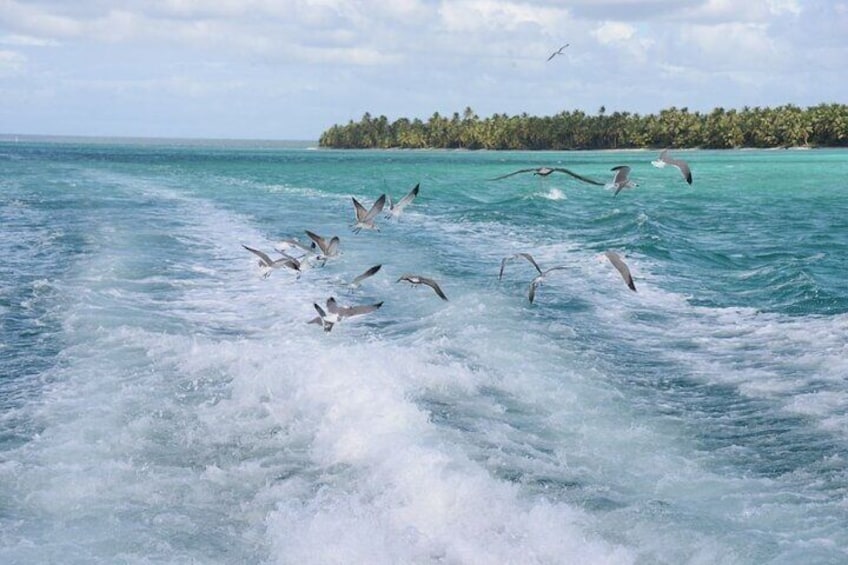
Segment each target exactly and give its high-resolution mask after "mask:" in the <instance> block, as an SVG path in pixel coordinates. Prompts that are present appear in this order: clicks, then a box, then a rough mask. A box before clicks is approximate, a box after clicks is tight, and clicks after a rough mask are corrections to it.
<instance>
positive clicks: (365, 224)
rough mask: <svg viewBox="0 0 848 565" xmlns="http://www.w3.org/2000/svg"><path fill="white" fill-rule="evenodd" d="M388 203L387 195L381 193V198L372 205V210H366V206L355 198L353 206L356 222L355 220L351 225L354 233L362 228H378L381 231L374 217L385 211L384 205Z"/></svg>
mask: <svg viewBox="0 0 848 565" xmlns="http://www.w3.org/2000/svg"><path fill="white" fill-rule="evenodd" d="M385 204H386V195H385V194H381V195H380V198H378V199H377V201H376V202H374V204H372V205H371V209H370V210H366V209H365V207H364V206H363V205H362V204H360V203H359V201H358V200H357V199H356V198H353V208H354V211H355V212H356V222H354V223H353V224H352V225H351V226H350V227H351V229H352V230H353V233H359V232H360V230H364V229H365V230H377V231H380V228H378V227H377V226H376V225H375V224H374V218H376V217H377V214H379V213H380V212H382V211H383V206H385Z"/></svg>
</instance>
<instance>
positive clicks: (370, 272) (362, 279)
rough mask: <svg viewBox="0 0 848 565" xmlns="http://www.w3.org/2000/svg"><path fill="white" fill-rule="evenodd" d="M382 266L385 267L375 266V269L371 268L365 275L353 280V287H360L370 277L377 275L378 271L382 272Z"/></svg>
mask: <svg viewBox="0 0 848 565" xmlns="http://www.w3.org/2000/svg"><path fill="white" fill-rule="evenodd" d="M382 266H383V265H382V264H381V265H374V266H373V267H371V268H370V269H368V270H367V271H365V272H364V273H362V274H361V275H359V276H358V277H356V278H355V279H353V281H352V282H351V283H350V284H351V285H353V286H356V285H358V284H359V283H361V282H362V281H364V280H365V279H367V278H368V277H371V276H373V275H375V274H376V273H377V271H379V270H380V267H382Z"/></svg>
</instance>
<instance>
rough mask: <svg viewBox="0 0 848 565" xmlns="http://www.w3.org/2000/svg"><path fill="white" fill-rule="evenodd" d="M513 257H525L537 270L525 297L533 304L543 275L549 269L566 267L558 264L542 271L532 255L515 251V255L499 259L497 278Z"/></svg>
mask: <svg viewBox="0 0 848 565" xmlns="http://www.w3.org/2000/svg"><path fill="white" fill-rule="evenodd" d="M513 259H526V260H527V262H529V263H530V264H531V265H533V267H535V268H536V271H538V273H539V274H538V275H536V277H535V278H534V279H533V280H532V281H530V287H529V288H528V290H527V298H528V299H529V300H530V304H533V300H535V299H536V289H537V288H539V285H541V284H542V282H543V281H544V280H545V276H546V275H547V274H548V273H550V272H551V271H559V270H561V269H565V268H566V266H565V265H558V266H556V267H551V268H550V269H545V270H544V271H543V270H542V269H541V267H539V264H538V263H536V260H535V259H533V256H532V255H530V254H529V253H516V254H515V255H511V256H509V257H504V258H503V259H502V260H501V271H500V273H499V274H498V280H500V279H501V278H502V277H503V271H504V266H505V265H506V264H507V262H508V261H511V260H513Z"/></svg>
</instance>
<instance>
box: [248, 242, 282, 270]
mask: <svg viewBox="0 0 848 565" xmlns="http://www.w3.org/2000/svg"><path fill="white" fill-rule="evenodd" d="M241 246H242V247H244V248H245V249H247V250H248V251H250V252H251V253H253V254H254V255H256V256H257V257H259V259H261V260H262V263H263V264H264V266H265V267H270V266H271V265H273V264H274V260H273V259H271V258H270V257H268V255H267V254H266V253H264V252H262V251H259V250H258V249H254V248H252V247H248V246H247V245H245V244H243V243H242V244H241Z"/></svg>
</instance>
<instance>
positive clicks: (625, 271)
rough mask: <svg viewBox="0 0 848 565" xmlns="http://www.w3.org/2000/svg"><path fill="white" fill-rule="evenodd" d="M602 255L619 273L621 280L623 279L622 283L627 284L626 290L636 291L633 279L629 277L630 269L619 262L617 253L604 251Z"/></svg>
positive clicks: (622, 262) (619, 258)
mask: <svg viewBox="0 0 848 565" xmlns="http://www.w3.org/2000/svg"><path fill="white" fill-rule="evenodd" d="M604 255H606V256H607V259H609V260H610V263H612V264H613V266H614V267H615V268H616V269H617V270H618V272H619V273H621V278H623V279H624V282H625V283H627V286H628V288H630V290H632V291H634V292H635V291H636V284H635V283H634V282H633V277H632V276H631V275H630V269H629V268H628V267H627V264H626V263H625V262H624V261H622V260H621V257H619V256H618V253H616V252H615V251H606V252H604Z"/></svg>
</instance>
